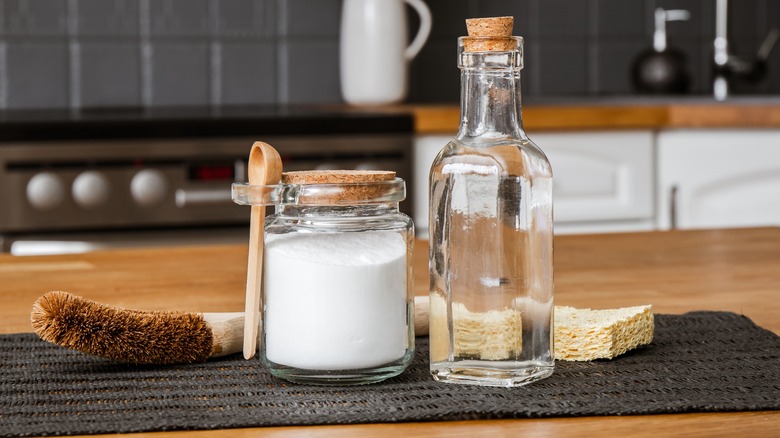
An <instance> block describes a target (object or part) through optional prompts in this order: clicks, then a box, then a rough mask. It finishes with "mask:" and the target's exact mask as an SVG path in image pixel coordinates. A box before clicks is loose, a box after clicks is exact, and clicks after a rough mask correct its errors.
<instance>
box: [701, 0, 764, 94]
mask: <svg viewBox="0 0 780 438" xmlns="http://www.w3.org/2000/svg"><path fill="white" fill-rule="evenodd" d="M728 9H729V1H728V0H716V3H715V41H714V43H713V44H714V52H713V53H714V57H713V61H714V78H713V83H712V92H713V96H714V97H715V100H726V98H727V97H728V96H729V83H730V81H733V80H734V79H746V80H748V81H751V82H756V81H758V80H760V79H761V78H763V77H764V75H765V74H766V60H767V58H769V54H770V53H771V52H772V49H773V48H774V46H775V43H776V42H777V39H778V37H780V30H778V29H777V28H776V27H775V28H772V30H770V31H769V33H768V34H767V36H766V38H765V39H764V42H763V43H761V46H760V47H759V49H758V53H757V54H756V56H755V57H753V58H745V57H740V56H735V55H732V54H731V53H729V40H728Z"/></svg>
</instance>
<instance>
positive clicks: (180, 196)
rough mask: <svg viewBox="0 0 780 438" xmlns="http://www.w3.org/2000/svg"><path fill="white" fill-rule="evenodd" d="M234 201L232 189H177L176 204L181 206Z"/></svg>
mask: <svg viewBox="0 0 780 438" xmlns="http://www.w3.org/2000/svg"><path fill="white" fill-rule="evenodd" d="M232 201H233V198H232V196H231V193H230V190H224V189H223V190H185V189H178V190H176V206H177V207H179V208H184V207H188V206H193V205H208V204H224V203H226V202H232Z"/></svg>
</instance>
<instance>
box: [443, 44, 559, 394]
mask: <svg viewBox="0 0 780 438" xmlns="http://www.w3.org/2000/svg"><path fill="white" fill-rule="evenodd" d="M479 39H480V38H478V37H477V38H475V37H461V38H459V39H458V67H459V68H460V69H461V121H460V126H459V129H458V133H457V135H456V136H455V138H453V139H452V141H450V142H449V143H448V144H447V145H446V146H445V147H444V148H443V149H442V150H441V151H440V152H439V154H438V156H437V157H436V159H435V160H434V162H433V165H432V167H431V172H430V186H429V187H430V224H431V225H430V274H431V276H430V281H431V284H430V300H431V301H430V306H431V310H430V318H431V321H430V343H431V357H430V358H431V363H430V369H431V374H432V375H433V378H434V379H435V380H439V381H444V382H454V383H467V384H476V385H485V386H519V385H523V384H526V383H530V382H532V381H535V380H539V379H542V378H544V377H547V376H549V375H551V374H552V372H553V367H554V360H553V330H552V324H553V266H552V264H553V254H552V248H553V242H552V239H553V220H552V170H551V168H550V163H549V161H548V160H547V158H546V156H545V155H544V153H543V152H542V151H541V150H540V149H539V147H537V146H536V145H535V144H534V143H533V142H532V141H531V140H530V139H529V138H528V136H527V135H526V134H525V132H524V131H523V123H522V119H521V105H520V70H521V69H522V67H523V50H522V49H523V39H522V38H521V37H511V36H509V37H503V44H504V47H503V48H502V49H501V50H499V51H489V50H485V51H470V50H467V47H466V45H467V44H468V43H469V41H475V40H476V42H477V43H479V41H478V40H479ZM478 50H479V49H478Z"/></svg>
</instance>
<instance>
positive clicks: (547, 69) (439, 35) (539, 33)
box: [0, 0, 780, 109]
mask: <svg viewBox="0 0 780 438" xmlns="http://www.w3.org/2000/svg"><path fill="white" fill-rule="evenodd" d="M342 1H343V0H60V1H51V0H0V109H26V108H80V107H85V108H92V107H137V106H178V105H192V106H208V105H252V104H287V103H338V102H341V93H340V85H339V52H338V51H339V26H340V20H341V7H342ZM426 3H427V4H428V5H429V7H430V9H431V11H432V13H433V31H432V33H431V37H430V39H429V40H428V43H427V44H426V46H425V47H424V48H423V50H422V51H421V52H420V54H419V55H418V57H417V58H415V59H414V61H413V62H412V63H411V64H410V80H409V97H408V100H409V101H410V102H450V103H454V102H457V100H458V96H459V93H460V89H459V88H460V87H459V72H458V69H457V66H456V56H455V54H456V41H455V38H456V37H457V36H460V35H463V34H464V33H465V24H464V21H463V20H464V19H465V18H467V17H474V16H498V15H513V16H515V18H516V25H515V30H516V33H517V34H520V35H522V36H524V37H525V40H526V46H525V49H526V58H525V64H526V69H525V71H524V77H523V93H524V95H525V96H528V97H546V96H602V95H628V94H633V93H634V91H633V88H632V84H631V81H630V76H629V73H630V68H631V64H632V62H633V61H634V59H635V57H636V56H637V55H638V54H639V53H640V52H641V51H642V50H644V49H646V48H648V47H650V46H651V44H652V34H653V27H654V20H653V14H654V10H655V8H656V7H664V8H666V9H686V10H688V11H690V13H691V17H690V20H688V21H684V22H672V23H669V24H668V26H667V31H668V38H669V45H670V46H673V47H677V48H679V49H680V50H682V51H683V52H684V53H685V54H686V56H687V68H688V70H689V71H690V73H691V79H692V81H691V87H690V91H689V92H690V93H695V94H708V93H710V92H711V91H710V90H711V81H712V79H711V76H712V71H711V57H712V40H713V38H714V28H715V24H714V23H715V0H426ZM408 16H409V18H410V19H409V34H410V37H411V36H412V35H413V34H414V33H415V32H416V30H417V26H418V20H417V17H416V14H415V13H413V12H412V10H411V9H409V13H408ZM773 26H776V27H780V0H732V1H731V2H730V11H729V40H730V44H731V51H732V53H735V54H739V55H745V56H752V55H754V54H755V52H756V51H757V49H758V46H759V45H760V44H761V42H762V41H763V39H764V37H765V36H766V34H767V32H768V31H769V30H770V29H771V28H772V27H773ZM767 65H768V67H769V74H768V75H767V77H766V78H765V79H764V80H763V81H762V82H759V83H748V82H737V83H735V84H734V85H733V87H732V90H733V92H734V93H739V94H780V47H777V48H775V50H774V51H773V52H772V54H771V56H770V59H769V60H768V63H767Z"/></svg>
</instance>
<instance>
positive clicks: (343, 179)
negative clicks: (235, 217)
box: [232, 170, 406, 206]
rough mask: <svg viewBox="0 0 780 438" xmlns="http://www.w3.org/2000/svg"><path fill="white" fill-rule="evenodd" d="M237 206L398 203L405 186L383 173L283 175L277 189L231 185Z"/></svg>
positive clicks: (380, 171)
mask: <svg viewBox="0 0 780 438" xmlns="http://www.w3.org/2000/svg"><path fill="white" fill-rule="evenodd" d="M232 198H233V201H234V202H235V203H237V204H241V205H256V206H259V205H277V204H283V205H291V204H293V205H356V204H377V203H386V202H400V201H403V200H404V199H405V198H406V183H405V182H404V180H403V179H401V178H396V177H395V172H393V171H384V170H307V171H296V172H283V173H282V182H281V183H280V184H277V185H269V186H262V185H255V186H252V185H249V184H238V183H236V184H233V185H232Z"/></svg>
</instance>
